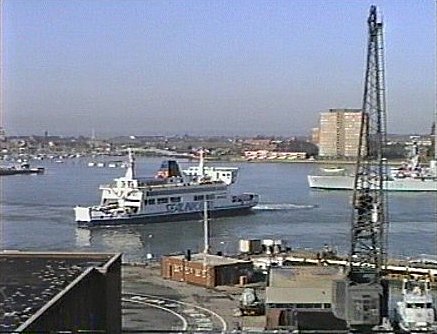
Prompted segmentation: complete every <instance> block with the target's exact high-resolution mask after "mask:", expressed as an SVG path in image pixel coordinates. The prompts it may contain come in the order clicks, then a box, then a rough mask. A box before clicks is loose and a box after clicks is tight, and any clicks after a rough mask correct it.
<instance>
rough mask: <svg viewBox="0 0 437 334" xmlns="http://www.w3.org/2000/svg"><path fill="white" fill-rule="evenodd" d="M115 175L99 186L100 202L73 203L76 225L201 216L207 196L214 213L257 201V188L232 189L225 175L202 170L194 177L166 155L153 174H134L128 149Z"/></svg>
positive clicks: (247, 209) (232, 211) (236, 209)
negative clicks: (218, 176)
mask: <svg viewBox="0 0 437 334" xmlns="http://www.w3.org/2000/svg"><path fill="white" fill-rule="evenodd" d="M202 163H203V162H202ZM199 169H200V170H203V168H202V166H199ZM114 181H115V182H114V183H113V184H110V185H102V186H100V189H101V191H102V197H101V202H100V204H99V205H97V206H90V207H83V206H77V207H76V208H75V209H74V210H75V218H76V221H77V222H78V224H79V225H80V226H98V225H124V224H137V223H139V224H144V223H151V222H162V221H175V220H189V219H199V218H201V217H202V213H203V206H204V203H205V202H207V206H208V213H209V215H210V216H212V217H216V216H224V215H238V214H244V213H248V212H250V209H251V208H252V207H254V206H255V205H256V204H257V203H258V195H257V194H253V193H243V194H238V195H233V194H232V193H231V191H230V184H227V183H226V182H224V181H223V180H220V179H217V180H215V179H212V178H211V177H210V176H208V175H201V174H196V177H195V178H193V177H192V176H190V177H189V176H187V175H185V174H184V173H182V172H181V170H180V168H179V165H178V163H177V162H176V161H174V160H167V161H164V162H163V163H162V165H161V168H160V169H159V171H158V172H157V174H156V175H155V176H154V177H149V178H141V177H136V175H135V159H134V156H133V155H132V153H131V152H129V165H128V167H127V170H126V175H125V176H123V177H120V178H116V179H115V180H114Z"/></svg>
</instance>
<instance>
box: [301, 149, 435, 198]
mask: <svg viewBox="0 0 437 334" xmlns="http://www.w3.org/2000/svg"><path fill="white" fill-rule="evenodd" d="M354 181H355V176H354V175H353V174H351V173H346V172H341V173H326V171H325V173H318V174H317V175H308V184H309V186H310V188H316V189H328V190H329V189H331V190H353V189H354ZM383 189H384V190H387V191H416V192H420V191H423V192H436V191H437V164H436V160H432V161H431V162H430V165H429V167H421V166H419V165H418V163H417V160H416V158H415V157H413V158H412V159H411V160H410V162H409V163H408V164H406V165H404V166H401V167H399V168H392V169H391V170H390V172H389V173H388V176H387V179H386V180H384V181H383Z"/></svg>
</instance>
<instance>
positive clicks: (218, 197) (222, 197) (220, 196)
mask: <svg viewBox="0 0 437 334" xmlns="http://www.w3.org/2000/svg"><path fill="white" fill-rule="evenodd" d="M225 198H226V195H217V199H225Z"/></svg>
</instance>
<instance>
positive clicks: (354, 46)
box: [0, 0, 436, 137]
mask: <svg viewBox="0 0 437 334" xmlns="http://www.w3.org/2000/svg"><path fill="white" fill-rule="evenodd" d="M372 4H374V5H376V6H377V7H378V13H379V14H380V15H382V16H383V20H384V27H385V29H384V38H385V61H386V95H387V115H388V116H387V118H388V124H387V128H388V132H389V133H401V134H405V133H420V134H426V133H429V132H430V128H431V123H432V121H433V117H434V116H433V115H434V110H435V107H436V3H435V1H434V0H409V1H407V0H392V1H376V0H375V1H366V0H349V1H348V0H342V1H340V0H336V1H334V0H330V1H328V0H325V1H322V0H302V1H300V0H293V1H291V0H285V1H279V0H277V1H274V0H269V1H262V0H237V1H235V0H193V1H190V0H183V1H182V0H174V1H165V0H69V1H63V0H50V1H44V0H38V1H36V0H3V2H2V19H1V23H2V27H1V28H2V50H1V56H2V73H1V94H2V100H1V124H0V125H1V126H3V127H4V128H5V130H6V133H7V135H31V134H35V135H43V134H44V132H45V131H48V132H49V134H52V135H74V136H77V135H85V136H91V133H92V131H93V129H94V131H95V134H96V136H97V137H99V136H118V135H158V134H161V135H183V134H190V135H230V136H237V135H242V136H251V135H277V136H293V135H309V134H310V131H311V128H313V127H316V126H317V125H318V120H319V113H320V112H322V111H326V110H327V109H329V108H360V107H361V104H362V95H363V82H364V70H365V57H366V47H367V17H368V13H369V9H370V6H371V5H372Z"/></svg>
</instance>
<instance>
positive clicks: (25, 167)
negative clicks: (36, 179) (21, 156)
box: [0, 162, 45, 176]
mask: <svg viewBox="0 0 437 334" xmlns="http://www.w3.org/2000/svg"><path fill="white" fill-rule="evenodd" d="M44 171H45V169H44V167H34V168H31V167H30V164H29V163H27V162H23V163H21V164H20V166H18V167H16V166H11V167H0V176H3V175H16V174H43V173H44Z"/></svg>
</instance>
